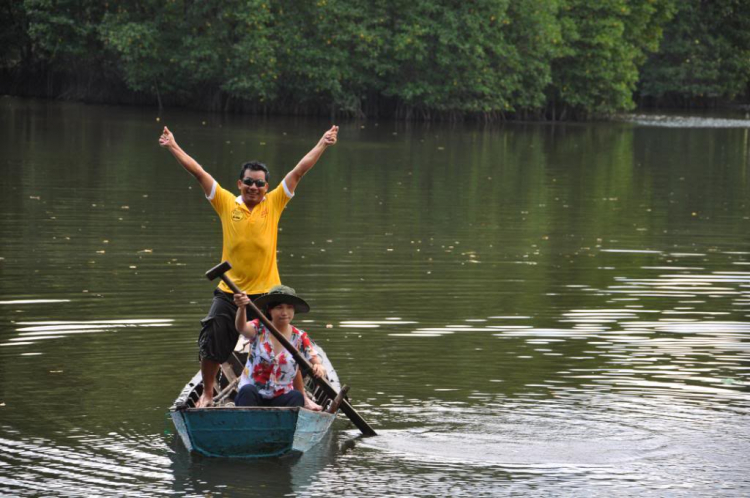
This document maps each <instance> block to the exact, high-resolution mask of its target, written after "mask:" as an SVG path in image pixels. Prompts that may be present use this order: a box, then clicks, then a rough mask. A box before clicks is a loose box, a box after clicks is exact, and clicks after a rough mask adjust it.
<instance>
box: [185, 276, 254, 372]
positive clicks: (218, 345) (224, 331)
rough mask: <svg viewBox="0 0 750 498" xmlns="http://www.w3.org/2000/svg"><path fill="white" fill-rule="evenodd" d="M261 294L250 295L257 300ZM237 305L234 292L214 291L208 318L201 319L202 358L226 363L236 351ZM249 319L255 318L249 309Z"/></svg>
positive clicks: (200, 346)
mask: <svg viewBox="0 0 750 498" xmlns="http://www.w3.org/2000/svg"><path fill="white" fill-rule="evenodd" d="M259 296H260V294H256V295H251V296H248V297H249V298H250V300H255V299H256V298H257V297H259ZM236 314H237V306H235V304H234V297H233V295H232V294H229V293H226V292H222V291H221V290H219V289H216V290H215V291H214V300H213V302H212V303H211V309H210V310H209V311H208V315H207V316H206V318H204V319H203V320H201V325H202V326H203V327H202V328H201V333H200V335H199V336H198V356H199V358H200V359H201V360H213V361H217V362H219V363H224V362H225V361H227V359H228V358H229V355H230V354H232V351H234V347H235V346H236V345H237V339H239V332H237V329H236V327H235V326H234V320H235V316H236ZM247 315H248V320H252V319H253V318H254V315H253V313H252V312H251V311H250V310H248V314H247Z"/></svg>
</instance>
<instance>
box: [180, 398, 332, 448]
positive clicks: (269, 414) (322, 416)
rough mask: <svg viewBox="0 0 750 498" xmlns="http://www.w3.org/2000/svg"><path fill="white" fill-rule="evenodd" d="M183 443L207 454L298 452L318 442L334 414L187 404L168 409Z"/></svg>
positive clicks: (284, 409) (302, 409) (297, 409)
mask: <svg viewBox="0 0 750 498" xmlns="http://www.w3.org/2000/svg"><path fill="white" fill-rule="evenodd" d="M171 416H172V421H173V422H174V424H175V427H176V428H177V432H178V434H179V435H180V437H181V438H182V441H183V443H185V446H186V447H187V448H188V449H189V450H191V451H196V452H198V453H200V454H202V455H205V456H210V457H233V458H261V457H277V456H282V455H285V454H288V453H301V452H305V451H307V450H309V449H310V448H311V447H312V446H314V445H315V444H317V443H318V442H320V440H321V439H323V437H324V436H325V435H326V433H327V432H328V429H329V428H330V427H331V424H333V421H334V420H335V418H336V417H335V415H333V414H330V413H325V412H313V411H310V410H306V409H304V408H258V407H231V408H222V407H216V408H189V409H186V410H174V411H172V412H171Z"/></svg>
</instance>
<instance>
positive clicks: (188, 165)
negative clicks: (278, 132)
mask: <svg viewBox="0 0 750 498" xmlns="http://www.w3.org/2000/svg"><path fill="white" fill-rule="evenodd" d="M159 145H161V146H162V147H164V148H165V149H167V150H169V152H171V153H172V155H173V156H174V157H175V159H177V162H178V163H180V165H182V167H183V168H185V171H187V172H188V173H190V174H191V175H193V176H194V177H195V179H196V180H198V183H200V184H201V187H202V188H203V192H204V193H205V194H206V197H208V196H209V195H211V190H212V189H213V187H214V178H213V177H212V176H211V175H209V174H208V173H207V172H206V170H204V169H203V167H201V165H200V164H198V162H197V161H196V160H195V159H193V158H192V157H190V156H188V155H187V154H186V153H185V151H184V150H182V149H181V148H180V146H179V145H177V142H176V141H175V139H174V135H172V132H171V131H169V129H168V128H167V127H166V126H165V127H164V131H163V132H162V134H161V137H159ZM308 169H309V168H308Z"/></svg>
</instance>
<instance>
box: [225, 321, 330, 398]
mask: <svg viewBox="0 0 750 498" xmlns="http://www.w3.org/2000/svg"><path fill="white" fill-rule="evenodd" d="M251 323H252V324H253V325H254V326H255V329H256V330H257V331H258V333H257V334H256V336H255V338H254V339H252V340H251V341H250V354H249V355H248V356H247V363H245V369H244V370H243V371H242V376H241V377H240V383H239V386H238V387H237V388H238V389H242V387H243V386H245V385H247V384H255V386H256V387H257V388H258V392H260V395H261V396H263V397H264V398H275V397H276V396H281V395H282V394H286V393H288V392H289V391H291V390H292V389H294V386H293V381H294V376H295V375H296V374H297V361H296V360H295V359H294V357H293V356H292V355H291V354H290V353H289V351H287V350H286V349H285V350H283V351H281V352H280V353H278V354H276V353H274V351H273V342H271V337H272V335H271V332H269V331H268V330H267V329H266V327H265V326H264V325H263V324H262V323H260V320H258V319H255V320H253V321H252V322H251ZM289 342H291V343H292V345H293V346H294V347H295V348H297V351H299V352H300V353H301V354H302V356H304V357H305V359H307V361H310V362H312V361H313V359H314V358H316V357H317V356H318V353H317V352H316V351H315V346H313V344H312V341H311V340H310V338H309V337H308V336H307V333H306V332H305V331H304V330H299V329H298V328H296V327H294V326H292V336H291V337H290V338H289Z"/></svg>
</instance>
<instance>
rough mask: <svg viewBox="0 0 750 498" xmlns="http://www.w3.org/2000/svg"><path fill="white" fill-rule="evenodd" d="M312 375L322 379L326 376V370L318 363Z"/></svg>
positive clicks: (314, 366) (313, 368)
mask: <svg viewBox="0 0 750 498" xmlns="http://www.w3.org/2000/svg"><path fill="white" fill-rule="evenodd" d="M312 373H313V375H314V376H315V377H317V378H319V379H322V378H324V377H325V376H326V373H327V372H326V368H325V367H324V366H323V365H321V364H320V363H316V364H315V365H313V366H312Z"/></svg>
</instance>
